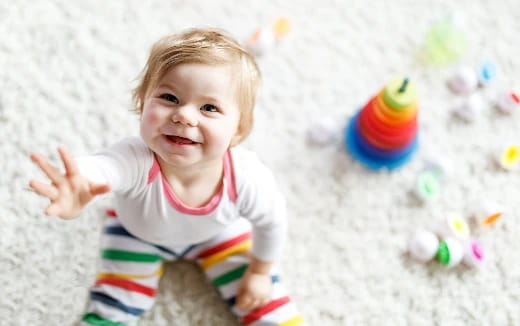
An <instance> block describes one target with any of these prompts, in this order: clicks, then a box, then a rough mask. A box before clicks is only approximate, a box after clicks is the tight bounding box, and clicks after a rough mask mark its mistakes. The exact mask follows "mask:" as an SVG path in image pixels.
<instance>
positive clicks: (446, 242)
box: [436, 237, 464, 268]
mask: <svg viewBox="0 0 520 326" xmlns="http://www.w3.org/2000/svg"><path fill="white" fill-rule="evenodd" d="M436 258H437V260H438V261H439V262H440V263H442V264H444V265H445V266H446V267H449V268H451V267H453V266H457V265H458V264H459V263H460V262H461V261H462V258H464V246H463V244H462V242H461V241H459V240H458V239H456V238H453V237H446V238H444V239H443V240H442V241H441V242H440V243H439V250H438V251H437V255H436Z"/></svg>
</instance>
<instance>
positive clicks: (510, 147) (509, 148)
mask: <svg viewBox="0 0 520 326" xmlns="http://www.w3.org/2000/svg"><path fill="white" fill-rule="evenodd" d="M495 161H496V162H497V164H498V165H499V166H500V167H501V168H503V169H504V170H512V169H514V168H515V167H516V166H517V165H518V162H519V161H520V144H515V143H513V144H511V143H509V144H506V145H503V146H501V147H499V148H498V149H497V150H496V154H495Z"/></svg>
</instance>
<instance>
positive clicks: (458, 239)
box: [408, 199, 504, 268]
mask: <svg viewBox="0 0 520 326" xmlns="http://www.w3.org/2000/svg"><path fill="white" fill-rule="evenodd" d="M472 207H474V209H475V210H474V212H472V213H471V214H470V216H468V218H464V217H463V216H462V215H461V214H456V213H448V214H445V215H443V216H442V218H441V219H439V220H437V221H436V222H434V224H433V231H428V230H424V229H421V230H418V231H415V232H414V233H413V234H412V236H411V237H410V239H409V242H408V253H409V255H410V257H412V258H413V259H414V260H416V261H418V262H422V263H426V262H429V261H431V260H433V259H434V258H435V259H436V260H437V261H439V262H440V263H441V264H443V265H445V266H446V267H449V268H451V267H454V266H456V265H458V264H460V263H461V262H462V263H464V264H465V265H466V266H468V267H480V266H481V264H482V263H483V261H484V247H483V245H482V243H480V241H479V240H477V239H476V238H475V237H473V236H472V234H471V233H472V232H471V228H474V230H473V231H475V232H476V233H481V232H483V231H486V230H490V229H491V228H492V227H494V226H495V225H496V224H497V223H498V221H500V220H501V219H502V216H503V215H504V209H503V207H502V206H501V205H500V204H498V203H496V202H494V201H492V200H489V199H485V200H479V201H478V202H476V203H475V204H474V205H473V206H472ZM471 221H472V222H474V223H470V222H471ZM435 225H436V226H435Z"/></svg>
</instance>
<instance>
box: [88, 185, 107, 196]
mask: <svg viewBox="0 0 520 326" xmlns="http://www.w3.org/2000/svg"><path fill="white" fill-rule="evenodd" d="M109 191H110V185H108V184H103V185H97V184H91V185H90V193H91V194H92V196H97V195H102V194H105V193H107V192H109Z"/></svg>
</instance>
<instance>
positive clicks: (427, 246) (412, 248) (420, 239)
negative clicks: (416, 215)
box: [408, 230, 439, 263]
mask: <svg viewBox="0 0 520 326" xmlns="http://www.w3.org/2000/svg"><path fill="white" fill-rule="evenodd" d="M438 248H439V239H438V238H437V236H436V235H435V234H434V233H432V232H430V231H426V230H419V231H417V232H415V234H414V235H413V236H412V238H411V239H410V242H409V244H408V251H409V253H410V256H411V257H412V258H413V259H415V260H417V261H420V262H423V263H424V262H427V261H429V260H432V259H433V257H435V255H436V254H437V249H438Z"/></svg>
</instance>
